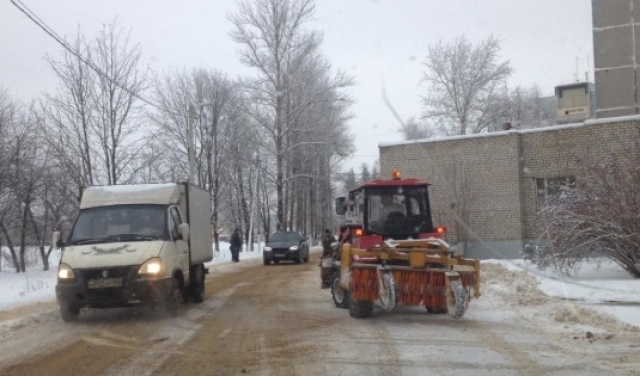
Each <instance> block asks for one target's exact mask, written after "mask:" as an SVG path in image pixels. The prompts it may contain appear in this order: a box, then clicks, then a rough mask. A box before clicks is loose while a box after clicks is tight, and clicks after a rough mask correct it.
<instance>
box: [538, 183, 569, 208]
mask: <svg viewBox="0 0 640 376" xmlns="http://www.w3.org/2000/svg"><path fill="white" fill-rule="evenodd" d="M575 186H576V178H575V176H563V177H555V178H536V198H537V204H538V210H541V209H542V208H543V207H544V206H545V205H546V204H547V202H549V199H552V198H556V197H560V198H562V197H564V196H566V192H567V190H569V189H573V188H575Z"/></svg>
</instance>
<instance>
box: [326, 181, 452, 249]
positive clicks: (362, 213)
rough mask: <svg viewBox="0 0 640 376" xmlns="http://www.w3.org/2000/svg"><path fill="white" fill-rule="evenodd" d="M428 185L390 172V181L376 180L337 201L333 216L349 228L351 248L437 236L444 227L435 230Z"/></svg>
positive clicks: (441, 232)
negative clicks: (335, 215)
mask: <svg viewBox="0 0 640 376" xmlns="http://www.w3.org/2000/svg"><path fill="white" fill-rule="evenodd" d="M428 186H429V184H428V183H426V182H423V181H420V180H418V179H413V178H410V179H402V178H401V175H400V172H399V171H397V170H394V171H393V175H392V178H391V179H388V180H387V179H376V180H372V181H369V182H367V183H365V184H363V185H362V186H360V187H358V188H356V189H354V190H352V191H351V192H349V195H348V197H339V198H337V199H336V213H337V214H338V215H343V216H344V222H345V223H346V224H347V226H349V227H350V228H351V230H352V231H351V232H352V235H353V245H354V246H357V247H359V248H369V247H376V246H378V247H379V246H380V244H381V243H382V242H384V241H385V240H406V239H421V238H430V237H436V238H440V237H441V236H442V235H443V234H444V228H442V227H438V228H434V226H433V221H432V218H431V206H430V204H429V192H428Z"/></svg>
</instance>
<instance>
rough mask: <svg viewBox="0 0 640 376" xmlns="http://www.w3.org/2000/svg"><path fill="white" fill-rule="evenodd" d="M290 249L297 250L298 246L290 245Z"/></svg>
mask: <svg viewBox="0 0 640 376" xmlns="http://www.w3.org/2000/svg"><path fill="white" fill-rule="evenodd" d="M289 250H290V251H297V250H298V246H297V245H292V246H291V247H289Z"/></svg>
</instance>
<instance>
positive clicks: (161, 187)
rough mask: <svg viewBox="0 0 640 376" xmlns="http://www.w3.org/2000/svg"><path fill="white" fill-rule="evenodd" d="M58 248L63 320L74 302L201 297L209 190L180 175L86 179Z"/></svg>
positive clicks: (174, 308)
mask: <svg viewBox="0 0 640 376" xmlns="http://www.w3.org/2000/svg"><path fill="white" fill-rule="evenodd" d="M53 244H54V245H56V246H58V247H61V248H62V257H61V259H60V265H59V266H58V281H57V284H56V299H57V301H58V304H59V305H60V313H61V315H62V319H63V320H64V321H73V320H75V319H77V318H78V315H79V314H80V309H81V308H83V307H89V308H113V307H127V306H133V305H145V304H146V305H161V306H163V307H165V308H166V309H167V310H168V311H169V312H170V313H171V314H172V315H174V316H175V315H177V314H178V309H179V307H180V304H181V303H182V302H183V301H186V300H187V299H188V298H190V299H192V300H193V301H194V302H196V303H200V302H202V301H203V297H204V281H205V275H206V274H207V272H208V270H207V269H206V268H205V266H204V263H205V262H207V261H211V260H212V259H213V249H212V246H211V200H210V196H209V193H208V192H207V191H205V190H203V189H201V188H198V187H196V186H193V185H190V184H188V183H171V184H140V185H113V186H91V187H87V188H85V189H84V190H83V192H82V195H81V199H80V211H79V214H78V216H77V218H76V219H75V221H74V224H73V227H72V230H71V232H70V233H69V235H68V237H66V240H65V241H62V240H61V235H60V233H59V232H56V233H54V234H53Z"/></svg>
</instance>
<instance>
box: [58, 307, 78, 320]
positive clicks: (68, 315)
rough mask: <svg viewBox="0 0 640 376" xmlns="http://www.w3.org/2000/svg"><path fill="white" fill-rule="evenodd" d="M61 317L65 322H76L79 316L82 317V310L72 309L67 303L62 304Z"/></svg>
mask: <svg viewBox="0 0 640 376" xmlns="http://www.w3.org/2000/svg"><path fill="white" fill-rule="evenodd" d="M60 316H62V321H64V322H73V321H76V320H77V319H78V316H80V309H79V308H76V307H71V306H70V305H69V304H66V303H63V304H60Z"/></svg>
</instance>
